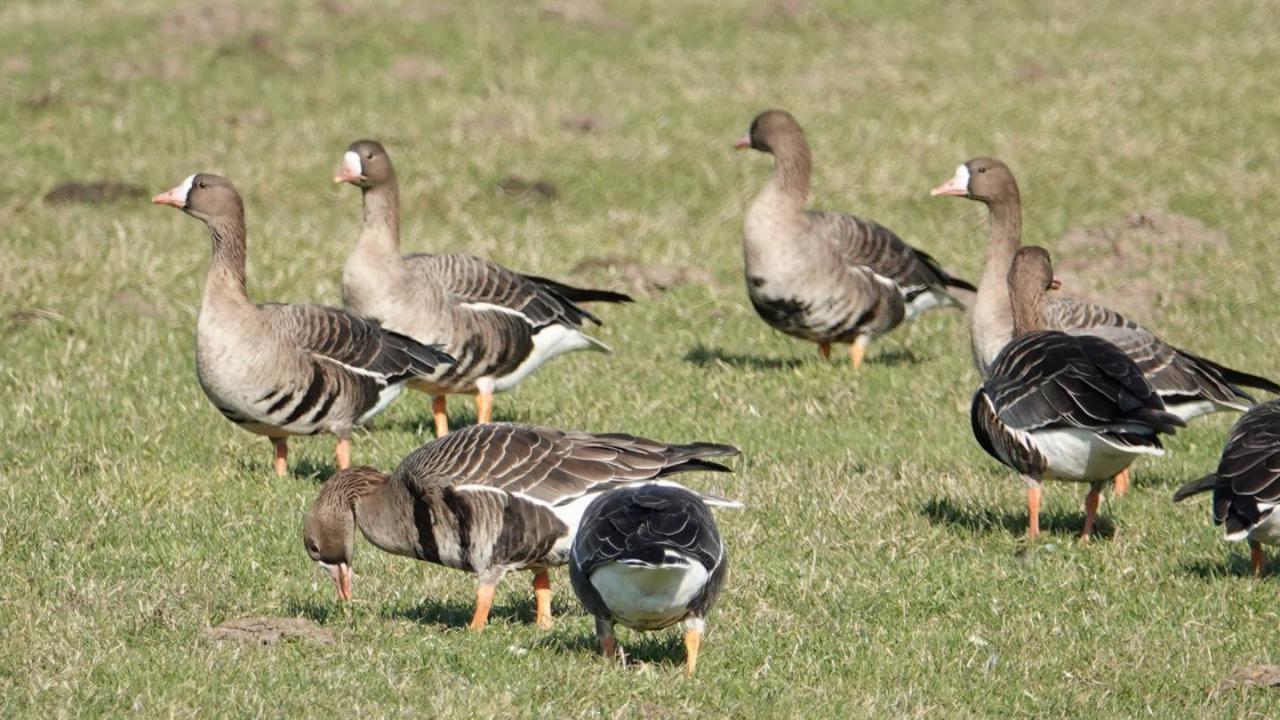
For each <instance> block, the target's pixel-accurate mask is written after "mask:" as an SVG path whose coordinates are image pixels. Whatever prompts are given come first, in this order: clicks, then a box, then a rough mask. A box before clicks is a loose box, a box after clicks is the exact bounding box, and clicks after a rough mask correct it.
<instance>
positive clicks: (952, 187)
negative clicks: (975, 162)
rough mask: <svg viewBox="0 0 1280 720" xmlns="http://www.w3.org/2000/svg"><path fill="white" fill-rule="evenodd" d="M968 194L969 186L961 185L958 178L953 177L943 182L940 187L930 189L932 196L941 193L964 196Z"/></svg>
mask: <svg viewBox="0 0 1280 720" xmlns="http://www.w3.org/2000/svg"><path fill="white" fill-rule="evenodd" d="M968 194H969V188H968V187H965V186H964V185H961V184H960V183H959V181H958V180H957V178H951V179H950V180H948V181H946V182H944V183H942V184H941V185H939V186H938V187H936V188H934V189H932V190H930V191H929V195H931V196H932V197H937V196H939V195H954V196H964V195H968Z"/></svg>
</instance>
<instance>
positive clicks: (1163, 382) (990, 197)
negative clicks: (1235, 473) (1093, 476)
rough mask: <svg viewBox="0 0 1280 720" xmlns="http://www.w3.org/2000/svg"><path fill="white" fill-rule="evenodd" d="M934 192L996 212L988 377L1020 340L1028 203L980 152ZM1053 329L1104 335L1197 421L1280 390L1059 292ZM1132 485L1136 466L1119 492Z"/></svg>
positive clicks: (985, 316)
mask: <svg viewBox="0 0 1280 720" xmlns="http://www.w3.org/2000/svg"><path fill="white" fill-rule="evenodd" d="M932 194H933V195H949V196H959V197H965V198H969V199H972V200H977V201H979V202H981V203H983V204H985V205H986V206H987V208H988V211H989V216H990V222H991V228H990V239H989V240H988V243H987V252H986V266H985V268H984V270H983V274H982V279H981V280H980V281H979V283H978V296H977V299H976V300H975V302H974V306H973V313H972V315H971V317H970V323H971V324H970V336H971V340H972V347H973V357H974V362H975V364H976V365H977V366H978V369H979V370H980V371H982V373H983V375H984V376H985V375H986V374H988V372H989V370H990V367H991V363H992V362H993V361H994V359H995V357H996V355H997V354H999V352H1000V350H1001V349H1002V348H1003V347H1004V346H1005V345H1007V344H1008V343H1009V341H1010V340H1012V338H1013V315H1012V310H1011V306H1010V304H1009V286H1008V283H1007V277H1008V274H1009V268H1010V266H1011V265H1012V263H1013V257H1014V254H1015V253H1016V252H1017V251H1018V248H1019V247H1020V246H1021V243H1022V201H1021V197H1020V195H1019V192H1018V184H1017V181H1015V180H1014V177H1013V173H1012V171H1010V170H1009V167H1008V166H1007V165H1006V164H1004V163H1003V162H1001V161H1000V160H997V159H995V158H987V157H980V158H974V159H973V160H970V161H968V162H966V163H964V164H963V165H960V166H959V167H957V168H956V172H955V175H954V176H953V177H952V178H951V179H950V180H948V181H947V182H946V183H944V184H942V185H940V186H938V187H936V188H934V189H933V191H932ZM1044 317H1045V328H1046V329H1048V330H1057V331H1061V332H1065V333H1068V334H1072V335H1082V334H1087V335H1096V336H1098V337H1101V338H1103V339H1105V340H1108V341H1110V342H1111V343H1113V344H1114V345H1115V346H1116V347H1119V348H1120V349H1121V350H1123V351H1124V352H1125V354H1127V355H1128V356H1129V357H1130V358H1131V359H1132V360H1133V361H1134V362H1135V363H1137V364H1138V367H1139V368H1140V369H1141V370H1142V374H1143V376H1144V377H1146V379H1147V381H1148V382H1149V383H1150V384H1151V387H1152V388H1153V389H1154V390H1155V391H1156V393H1157V394H1159V395H1160V397H1161V399H1163V400H1164V402H1165V405H1166V406H1167V409H1168V410H1169V412H1172V413H1174V414H1175V415H1177V416H1179V417H1181V418H1182V419H1183V420H1191V419H1192V418H1195V417H1198V416H1200V415H1203V414H1206V413H1211V412H1216V411H1219V410H1236V411H1239V410H1245V409H1247V408H1248V407H1249V406H1251V405H1252V404H1253V403H1254V399H1253V397H1252V396H1250V395H1249V393H1247V392H1245V391H1244V390H1242V389H1241V388H1242V387H1251V388H1258V389H1262V390H1266V391H1267V392H1272V393H1280V385H1277V384H1276V383H1274V382H1272V381H1271V380H1268V379H1266V378H1262V377H1258V376H1256V375H1250V374H1248V373H1245V372H1241V371H1239V370H1233V369H1231V368H1228V367H1225V366H1223V365H1220V364H1218V363H1216V362H1213V361H1212V360H1208V359H1205V358H1203V357H1200V356H1199V355H1195V354H1193V353H1190V352H1187V351H1185V350H1181V349H1179V348H1177V347H1174V346H1173V345H1170V344H1168V343H1166V342H1164V341H1163V340H1161V339H1160V338H1159V337H1157V336H1156V335H1155V334H1154V333H1152V332H1151V331H1150V330H1147V329H1146V328H1144V327H1142V326H1140V325H1138V324H1137V323H1134V322H1132V321H1131V320H1129V319H1127V318H1125V317H1124V316H1122V315H1121V314H1120V313H1117V312H1115V311H1114V310H1111V309H1109V308H1106V307H1102V306H1100V305H1094V304H1092V303H1086V302H1082V301H1080V300H1076V299H1074V298H1070V297H1064V296H1061V295H1057V294H1055V295H1054V296H1053V297H1049V298H1046V299H1045V302H1044ZM1127 484H1128V471H1127V470H1126V471H1125V473H1123V474H1122V475H1121V477H1120V478H1117V485H1116V491H1117V493H1118V494H1119V493H1122V492H1123V491H1124V488H1125V487H1126V486H1127Z"/></svg>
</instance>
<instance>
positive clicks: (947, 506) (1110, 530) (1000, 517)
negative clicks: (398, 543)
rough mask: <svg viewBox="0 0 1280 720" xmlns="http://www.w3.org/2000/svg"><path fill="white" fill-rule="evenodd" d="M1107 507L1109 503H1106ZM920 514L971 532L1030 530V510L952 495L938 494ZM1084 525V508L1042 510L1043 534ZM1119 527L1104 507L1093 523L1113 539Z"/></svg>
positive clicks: (1096, 531) (1099, 534)
mask: <svg viewBox="0 0 1280 720" xmlns="http://www.w3.org/2000/svg"><path fill="white" fill-rule="evenodd" d="M1104 509H1105V506H1104ZM920 514H921V515H923V516H925V518H927V519H928V520H929V521H930V522H932V523H934V524H938V525H947V526H949V527H952V528H956V529H962V530H968V531H971V532H992V531H1004V532H1005V533H1008V534H1009V535H1014V536H1021V535H1026V534H1027V513H1026V511H1019V512H1009V511H1008V510H1002V509H998V508H990V507H981V508H975V507H972V506H964V505H957V504H956V503H955V501H953V500H952V499H951V498H945V497H935V498H930V499H929V500H927V501H926V502H925V503H924V505H922V506H921V507H920ZM1083 529H1084V512H1083V511H1081V512H1060V511H1044V510H1041V512H1040V533H1041V535H1079V534H1080V531H1081V530H1083ZM1114 534H1115V527H1114V526H1113V525H1112V524H1111V521H1110V520H1109V519H1108V518H1107V517H1105V516H1104V515H1103V514H1102V511H1101V510H1100V511H1099V513H1098V517H1097V519H1096V520H1095V521H1094V524H1093V537H1095V538H1098V539H1102V540H1110V539H1111V537H1112V536H1113V535H1114Z"/></svg>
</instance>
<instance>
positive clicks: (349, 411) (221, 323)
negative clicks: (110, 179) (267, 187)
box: [151, 173, 453, 475]
mask: <svg viewBox="0 0 1280 720" xmlns="http://www.w3.org/2000/svg"><path fill="white" fill-rule="evenodd" d="M151 202H153V203H155V204H158V205H170V206H172V207H176V208H178V209H180V210H182V211H183V212H185V213H187V214H188V215H191V216H192V217H194V218H196V219H198V220H201V221H203V222H204V223H205V224H206V225H208V227H209V232H210V235H211V236H212V239H213V263H212V264H211V265H210V266H209V276H208V279H207V280H206V281H205V289H204V300H203V301H202V302H201V304H200V315H199V318H198V319H197V321H196V372H197V375H198V376H199V378H200V387H201V388H203V389H204V392H205V395H207V396H208V398H209V400H210V401H212V402H213V405H214V407H216V408H217V409H218V411H219V412H221V413H222V415H223V416H224V417H226V418H227V419H228V420H230V421H231V422H233V423H235V424H237V425H239V426H240V427H242V428H244V429H245V430H248V431H249V432H252V433H257V434H259V435H265V436H266V437H268V438H269V439H270V440H271V443H272V445H273V446H274V447H275V453H276V457H275V470H276V473H277V474H280V475H283V474H284V473H285V471H286V469H287V466H288V455H289V445H288V437H289V436H290V435H311V434H314V433H319V432H327V433H332V434H333V435H336V436H337V438H338V444H337V450H336V455H337V461H338V467H339V468H346V467H348V466H349V465H350V464H351V458H350V453H351V450H350V448H351V430H352V428H353V427H355V426H356V425H359V424H361V423H364V422H366V421H367V420H369V419H370V418H372V417H373V416H374V415H376V414H378V413H379V412H381V411H382V409H383V408H385V407H386V406H387V405H388V404H390V402H391V401H392V400H393V399H394V398H395V397H396V395H397V394H398V393H399V392H400V389H401V387H402V386H403V385H404V384H405V383H406V382H408V381H410V380H414V379H421V378H428V377H431V375H432V374H433V373H438V372H440V371H442V370H443V369H444V368H446V367H448V366H449V365H450V364H451V363H452V362H453V358H451V357H450V356H449V355H448V354H447V353H445V352H443V351H441V350H440V349H439V348H437V347H434V346H429V345H424V344H422V343H418V342H415V341H414V340H412V339H410V338H408V337H405V336H403V335H398V334H396V333H392V332H387V331H386V330H383V329H382V328H380V327H378V326H377V325H376V324H374V323H372V322H369V321H368V320H365V319H364V318H361V317H359V316H357V315H354V314H352V313H349V312H346V311H345V310H338V309H335V308H330V307H324V306H321V305H279V304H265V305H255V304H254V303H253V302H252V301H251V300H250V299H249V296H248V294H247V292H246V289H245V244H246V237H245V235H246V233H245V222H244V203H243V201H242V200H241V199H240V194H239V193H238V192H236V189H235V187H234V186H232V184H231V183H230V182H229V181H228V180H227V179H226V178H223V177H220V176H217V175H210V174H206V173H200V174H197V175H192V176H190V177H188V178H187V179H186V180H183V181H182V183H181V184H179V185H178V186H177V187H175V188H173V189H172V190H169V191H168V192H164V193H161V194H159V195H156V196H155V197H154V198H152V199H151Z"/></svg>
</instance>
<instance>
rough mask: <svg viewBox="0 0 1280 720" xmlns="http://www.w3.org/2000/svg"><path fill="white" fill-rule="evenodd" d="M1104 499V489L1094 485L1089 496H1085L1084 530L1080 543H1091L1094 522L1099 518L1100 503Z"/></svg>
mask: <svg viewBox="0 0 1280 720" xmlns="http://www.w3.org/2000/svg"><path fill="white" fill-rule="evenodd" d="M1101 499H1102V488H1101V487H1100V486H1098V485H1094V486H1093V487H1091V488H1089V494H1088V495H1085V496H1084V530H1083V531H1081V533H1080V542H1082V543H1087V542H1089V536H1090V535H1092V534H1093V521H1094V519H1095V518H1096V517H1097V516H1098V501H1099V500H1101Z"/></svg>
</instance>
